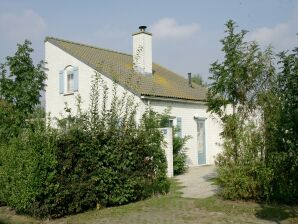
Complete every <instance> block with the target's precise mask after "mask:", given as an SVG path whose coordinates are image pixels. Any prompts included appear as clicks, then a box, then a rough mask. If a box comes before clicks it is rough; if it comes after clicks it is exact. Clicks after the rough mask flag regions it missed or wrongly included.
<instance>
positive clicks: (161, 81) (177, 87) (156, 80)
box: [45, 37, 207, 101]
mask: <svg viewBox="0 0 298 224" xmlns="http://www.w3.org/2000/svg"><path fill="white" fill-rule="evenodd" d="M45 41H48V42H49V43H51V44H53V45H55V46H57V47H58V48H60V49H62V50H63V51H65V52H67V53H68V54H70V55H72V56H73V57H75V58H77V59H79V60H80V61H82V62H84V63H85V64H87V65H89V66H90V67H91V68H93V69H94V70H96V71H98V72H99V73H101V74H103V75H105V76H108V77H110V78H111V79H113V80H114V81H116V82H117V83H119V84H120V85H121V86H123V87H125V88H128V89H129V90H130V91H132V92H134V93H135V94H137V95H141V96H153V97H166V98H175V99H184V100H195V101H205V99H206V93H207V89H206V88H205V87H202V86H199V85H196V84H195V83H193V84H192V85H193V86H192V87H189V86H188V81H187V79H185V78H183V77H182V76H180V75H177V74H176V73H174V72H172V71H170V70H168V69H166V68H164V67H162V66H160V65H158V64H155V63H153V75H152V76H145V75H142V74H139V73H135V72H133V69H132V67H133V66H132V55H129V54H125V53H120V52H116V51H112V50H107V49H103V48H98V47H93V46H89V45H85V44H80V43H75V42H72V41H67V40H62V39H58V38H53V37H47V38H46V40H45Z"/></svg>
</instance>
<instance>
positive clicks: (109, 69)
mask: <svg viewBox="0 0 298 224" xmlns="http://www.w3.org/2000/svg"><path fill="white" fill-rule="evenodd" d="M139 28H140V30H139V32H137V33H134V34H133V35H132V37H133V54H132V55H129V54H125V53H121V52H116V51H112V50H107V49H103V48H98V47H94V46H89V45H85V44H80V43H75V42H72V41H68V40H63V39H58V38H54V37H47V38H46V39H45V61H46V62H47V68H48V71H47V81H46V85H47V86H46V94H45V99H46V113H47V114H48V113H50V115H51V117H61V116H62V114H63V113H64V108H65V105H66V104H67V106H68V107H69V108H71V110H72V111H73V112H75V110H76V105H77V102H76V98H77V96H78V95H80V98H81V101H82V102H81V107H82V109H83V110H87V109H88V107H89V98H90V89H91V88H90V87H91V81H92V79H93V76H94V73H95V72H97V73H99V74H101V78H102V79H103V81H104V82H105V83H106V85H107V86H108V87H109V91H111V90H112V87H113V85H114V83H116V85H117V95H119V96H122V95H123V94H124V93H127V94H129V95H131V96H133V97H134V100H135V102H136V103H138V105H139V107H138V113H137V119H140V118H141V116H142V114H143V113H144V111H145V110H146V108H147V107H148V106H150V107H151V108H152V109H153V110H155V111H156V112H160V113H162V112H163V111H164V110H165V109H167V108H169V107H170V108H171V110H170V116H171V123H172V124H173V125H174V126H178V127H179V129H180V131H179V133H178V135H181V136H186V135H187V136H190V139H189V140H188V142H187V143H186V148H187V149H186V154H187V156H188V164H189V165H190V166H197V165H204V164H213V163H214V158H215V156H216V154H217V153H219V152H220V150H221V147H220V145H219V143H220V136H219V133H220V131H221V125H220V122H219V120H218V119H216V118H214V117H213V116H212V115H210V114H209V113H208V112H207V106H206V104H205V100H206V93H207V89H206V88H205V87H202V86H199V85H197V84H195V83H191V80H190V79H189V80H187V79H185V78H183V77H182V76H179V75H177V74H176V73H174V72H172V71H170V70H168V69H166V68H164V67H162V66H160V65H158V64H155V63H152V34H151V33H148V32H147V31H146V27H144V26H141V27H139ZM110 95H111V94H110ZM108 100H111V99H108Z"/></svg>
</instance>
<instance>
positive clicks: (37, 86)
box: [0, 40, 46, 141]
mask: <svg viewBox="0 0 298 224" xmlns="http://www.w3.org/2000/svg"><path fill="white" fill-rule="evenodd" d="M30 45H31V42H30V41H28V40H25V42H24V43H23V44H18V49H17V51H16V53H15V55H14V56H8V57H6V61H5V62H4V63H3V64H0V115H1V121H3V122H0V129H1V130H0V140H1V141H7V140H8V139H9V138H10V137H11V136H16V135H17V134H18V133H17V130H19V129H18V127H20V126H22V127H24V126H25V125H26V124H27V122H26V121H27V118H28V116H30V114H32V113H33V112H34V110H35V108H36V106H37V105H39V103H40V101H39V98H40V92H41V91H42V90H44V85H45V84H44V81H45V79H46V75H45V72H44V69H43V64H44V63H43V62H40V63H39V64H37V65H36V66H35V65H34V64H33V61H32V59H31V57H30V55H31V53H32V52H33V49H32V48H31V47H30ZM11 112H13V113H11ZM2 119H3V120H2Z"/></svg>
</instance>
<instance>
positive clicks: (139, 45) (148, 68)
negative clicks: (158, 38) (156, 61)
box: [132, 26, 152, 75]
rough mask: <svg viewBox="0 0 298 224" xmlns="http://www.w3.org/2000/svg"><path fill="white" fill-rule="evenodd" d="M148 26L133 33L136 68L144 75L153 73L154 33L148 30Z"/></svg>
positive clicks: (141, 27)
mask: <svg viewBox="0 0 298 224" xmlns="http://www.w3.org/2000/svg"><path fill="white" fill-rule="evenodd" d="M146 28H147V27H146V26H140V27H139V29H140V31H139V32H137V33H134V34H133V35H132V39H133V65H134V70H135V71H137V72H140V73H142V74H144V75H147V74H152V34H151V33H148V32H146Z"/></svg>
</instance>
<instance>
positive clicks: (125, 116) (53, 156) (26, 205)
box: [0, 76, 169, 218]
mask: <svg viewBox="0 0 298 224" xmlns="http://www.w3.org/2000/svg"><path fill="white" fill-rule="evenodd" d="M100 84H101V85H100ZM116 93H117V88H116V86H115V87H114V89H113V92H112V101H111V104H108V103H107V94H109V92H108V89H107V87H106V86H105V84H104V83H103V82H102V80H101V79H100V77H99V76H96V77H95V79H94V81H93V84H92V93H91V106H90V109H89V111H88V112H82V110H81V109H80V106H79V105H78V113H77V114H76V115H72V113H71V111H70V110H69V109H68V108H66V110H67V111H68V112H69V113H68V114H67V116H66V117H64V118H62V119H59V120H58V124H59V125H60V128H59V129H53V128H51V127H46V126H45V124H43V122H42V121H41V120H39V121H37V120H33V122H37V123H38V124H40V125H32V126H29V127H28V128H26V129H23V130H22V132H21V134H20V135H19V136H18V137H17V138H14V139H12V140H11V141H10V143H9V144H8V145H5V146H3V147H4V150H3V151H1V155H0V156H1V157H0V180H3V182H2V183H1V184H0V192H4V193H3V194H0V201H3V202H4V203H6V204H8V205H9V206H11V207H13V208H15V209H16V210H17V211H18V212H23V213H27V214H31V215H33V216H38V217H53V218H56V217H60V216H64V215H68V214H74V213H78V212H82V211H86V210H88V209H92V208H95V207H96V206H99V207H102V206H114V205H122V204H126V203H129V202H133V201H137V200H141V199H144V198H147V197H150V196H151V195H153V194H162V193H166V192H168V190H169V181H168V179H167V177H166V168H167V167H166V158H165V155H164V151H163V149H162V141H163V135H162V133H161V132H160V131H159V130H158V127H159V123H160V116H159V115H158V114H157V113H155V112H153V111H152V110H150V109H148V110H147V111H146V112H145V113H144V114H143V117H142V119H141V121H140V123H139V124H137V123H136V121H135V119H136V118H135V114H136V109H137V105H135V104H134V100H133V98H131V97H128V96H127V95H124V96H123V97H121V98H119V97H118V96H117V94H116ZM101 103H103V104H104V105H106V106H99V105H100V104H101Z"/></svg>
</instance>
